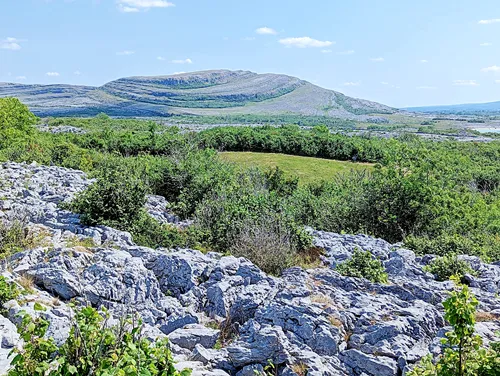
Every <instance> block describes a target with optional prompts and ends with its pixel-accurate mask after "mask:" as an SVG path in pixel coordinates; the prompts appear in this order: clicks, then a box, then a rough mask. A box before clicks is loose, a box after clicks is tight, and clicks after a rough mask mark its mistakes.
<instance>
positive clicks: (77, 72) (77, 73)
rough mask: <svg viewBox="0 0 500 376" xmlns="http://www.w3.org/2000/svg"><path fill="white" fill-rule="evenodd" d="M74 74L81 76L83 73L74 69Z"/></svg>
mask: <svg viewBox="0 0 500 376" xmlns="http://www.w3.org/2000/svg"><path fill="white" fill-rule="evenodd" d="M73 74H74V75H75V76H81V75H82V72H80V71H79V70H77V71H74V72H73Z"/></svg>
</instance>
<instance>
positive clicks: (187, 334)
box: [168, 324, 220, 350]
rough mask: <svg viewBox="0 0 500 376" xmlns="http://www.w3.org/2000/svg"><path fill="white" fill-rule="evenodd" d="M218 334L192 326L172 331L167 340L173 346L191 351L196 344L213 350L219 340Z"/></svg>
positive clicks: (214, 331)
mask: <svg viewBox="0 0 500 376" xmlns="http://www.w3.org/2000/svg"><path fill="white" fill-rule="evenodd" d="M219 332H220V331H219V330H215V329H210V328H206V327H204V326H203V325H197V324H192V325H187V326H185V327H184V328H182V329H177V330H175V331H173V332H172V333H170V334H169V336H168V338H169V340H170V342H172V343H173V344H175V345H178V346H180V347H183V348H185V349H189V350H193V349H194V348H195V346H196V345H197V344H199V345H201V346H203V347H206V348H213V347H214V346H215V343H216V342H217V338H219Z"/></svg>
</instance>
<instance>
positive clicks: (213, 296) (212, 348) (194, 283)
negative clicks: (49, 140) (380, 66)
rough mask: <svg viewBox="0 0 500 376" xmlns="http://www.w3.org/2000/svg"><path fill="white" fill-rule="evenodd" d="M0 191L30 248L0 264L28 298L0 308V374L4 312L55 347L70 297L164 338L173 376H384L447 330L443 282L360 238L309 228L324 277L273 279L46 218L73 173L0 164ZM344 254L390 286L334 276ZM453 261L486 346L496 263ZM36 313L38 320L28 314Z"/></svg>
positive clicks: (68, 217) (417, 263)
mask: <svg viewBox="0 0 500 376" xmlns="http://www.w3.org/2000/svg"><path fill="white" fill-rule="evenodd" d="M0 182H1V183H2V184H1V187H0V197H1V200H0V209H1V211H0V216H1V217H2V218H3V220H6V221H13V220H16V219H17V220H24V221H29V223H30V231H32V232H33V233H34V234H36V239H38V243H37V246H36V247H34V249H29V250H25V251H23V252H21V253H18V254H16V255H14V256H13V257H12V258H11V259H10V260H8V263H7V265H5V270H9V271H10V272H7V271H5V272H4V275H6V276H8V277H9V278H12V279H13V280H15V281H20V280H21V279H23V278H24V279H25V280H26V279H29V278H32V279H33V281H34V283H35V284H36V288H34V289H33V291H34V293H33V294H31V295H28V296H23V298H22V300H19V301H17V302H16V301H11V302H8V303H6V309H7V314H6V316H5V317H4V316H0V335H1V347H2V348H1V350H0V368H1V371H2V372H4V371H5V370H6V369H7V366H8V363H9V362H8V359H7V356H8V353H9V351H10V348H12V347H13V346H16V345H19V337H18V336H17V333H16V327H15V325H14V323H16V322H17V321H18V320H19V317H18V316H17V313H19V312H20V311H21V310H26V311H28V312H30V313H32V314H33V315H43V316H44V317H45V318H46V319H48V320H49V321H50V323H51V325H50V328H49V335H51V336H53V337H54V338H55V339H56V341H57V342H59V343H61V342H63V341H64V340H65V337H66V336H67V333H68V331H69V328H70V317H71V310H70V309H69V307H67V305H66V303H67V302H68V301H69V300H72V299H76V300H79V301H82V302H90V303H92V304H93V305H95V306H101V305H104V306H106V307H108V308H109V309H110V310H111V312H113V313H114V314H115V315H117V316H120V315H123V314H124V313H130V312H137V313H139V314H140V315H141V316H142V318H143V319H144V322H145V323H146V326H145V331H146V334H147V335H148V336H149V337H150V338H158V337H164V336H168V338H169V339H170V342H171V346H172V351H173V353H174V355H175V359H176V360H177V361H178V364H177V366H178V367H179V368H186V367H189V368H192V369H193V370H194V372H193V374H194V375H213V376H216V375H221V376H222V375H237V376H254V375H255V374H256V373H255V371H257V372H259V371H262V370H263V366H265V365H266V364H267V363H268V361H271V362H272V363H273V364H275V365H279V366H281V367H280V369H282V371H280V375H287V376H291V375H298V376H301V375H304V374H305V373H304V372H305V370H306V369H307V375H318V376H319V375H339V376H347V375H349V376H351V375H356V376H361V375H363V376H393V375H394V376H396V375H404V373H405V371H407V370H408V369H409V367H411V365H412V364H413V363H415V362H416V361H418V360H419V359H420V358H421V357H422V356H424V355H425V354H427V353H428V352H429V351H430V352H433V353H437V352H439V351H440V346H439V338H441V337H442V336H443V335H444V333H445V332H446V330H447V329H446V327H445V321H444V319H443V307H442V304H441V302H442V301H443V300H444V299H446V296H447V291H449V290H450V289H452V287H453V284H452V282H437V281H435V280H434V277H433V276H432V275H430V274H428V273H425V272H424V271H422V267H423V266H424V265H426V264H427V263H428V262H429V261H430V260H431V259H432V256H426V257H423V258H419V257H416V256H415V254H414V253H413V252H411V251H409V250H406V249H402V248H401V247H399V246H398V245H391V244H389V243H387V242H385V241H383V240H380V239H374V238H371V237H368V236H364V235H339V234H333V233H325V232H319V231H313V235H314V237H315V244H316V245H317V246H319V247H323V248H324V249H325V250H326V256H325V258H324V264H325V266H324V267H322V268H317V269H311V270H303V269H301V268H298V267H297V268H291V269H288V270H286V271H285V273H284V274H283V276H282V277H281V278H275V277H271V276H268V275H266V274H265V273H263V272H262V271H260V270H259V269H258V268H257V267H256V266H255V265H253V264H252V263H251V262H249V261H248V260H246V259H243V258H236V257H232V256H223V255H221V254H216V253H208V254H203V253H201V252H199V251H196V250H190V249H176V250H167V249H157V250H153V249H149V248H145V247H139V246H137V245H135V244H134V243H133V241H132V239H131V236H130V234H128V233H125V232H120V231H117V230H114V229H111V228H108V227H86V226H82V225H81V224H80V222H79V218H78V215H75V214H73V213H70V212H68V211H65V210H62V209H60V208H59V207H58V204H59V203H61V202H67V201H69V200H71V198H72V197H74V195H75V194H76V193H77V192H79V191H81V190H83V189H85V187H87V186H88V185H89V184H90V183H91V180H89V179H87V178H86V177H85V175H84V173H82V172H80V171H74V170H69V169H64V168H59V167H46V166H40V165H36V164H31V165H26V164H15V163H5V164H3V165H1V167H0ZM164 207H165V201H164V199H163V198H161V197H150V198H149V199H148V204H147V210H148V211H149V213H150V214H151V215H153V216H154V217H155V218H157V219H158V220H160V221H164V222H171V223H178V219H177V218H176V217H175V216H172V215H170V214H169V213H167V212H165V210H164ZM180 225H183V224H180ZM311 231H312V230H311ZM89 239H91V240H89ZM356 248H361V249H363V250H369V251H370V252H372V254H374V255H375V256H377V257H379V258H380V259H381V260H382V261H383V263H384V265H385V268H386V271H387V273H388V274H389V283H387V284H374V283H370V282H368V281H367V280H363V279H356V278H349V277H343V276H341V275H339V274H338V273H337V272H336V271H335V270H334V267H335V265H336V264H337V263H338V262H342V261H344V260H346V259H348V258H349V257H350V256H351V255H352V252H353V251H354V250H355V249H356ZM463 258H464V259H466V260H467V261H469V262H470V264H471V266H472V268H473V269H475V270H476V271H477V272H478V275H479V277H473V276H468V277H467V278H468V279H469V281H470V285H471V287H472V291H473V292H474V294H476V296H477V297H478V299H479V301H480V305H479V311H481V312H483V314H481V317H482V321H480V322H478V324H477V331H478V332H479V333H480V334H481V336H482V337H483V338H484V339H485V341H486V342H488V341H491V340H500V338H498V337H496V338H495V332H496V331H497V330H500V324H499V321H498V317H500V299H499V297H498V294H499V293H500V264H498V263H497V264H491V265H488V264H484V263H482V262H481V261H480V260H479V259H478V258H475V257H465V256H464V257H463ZM27 277H28V278H27ZM36 302H38V303H39V304H42V305H44V306H46V308H47V310H46V311H44V312H39V311H35V310H34V304H35V303H36ZM221 328H222V329H221ZM2 372H0V373H2Z"/></svg>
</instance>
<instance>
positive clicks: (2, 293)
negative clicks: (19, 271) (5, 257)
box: [0, 276, 20, 307]
mask: <svg viewBox="0 0 500 376" xmlns="http://www.w3.org/2000/svg"><path fill="white" fill-rule="evenodd" d="M19 294H20V291H19V289H18V287H17V286H16V284H15V283H13V282H8V281H7V279H6V278H5V277H4V276H0V307H1V306H3V304H4V303H5V302H8V301H9V300H12V299H16V298H17V297H18V296H19Z"/></svg>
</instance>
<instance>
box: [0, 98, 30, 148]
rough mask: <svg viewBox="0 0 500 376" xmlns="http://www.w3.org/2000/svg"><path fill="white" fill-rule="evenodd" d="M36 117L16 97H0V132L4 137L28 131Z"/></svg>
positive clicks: (20, 134)
mask: <svg viewBox="0 0 500 376" xmlns="http://www.w3.org/2000/svg"><path fill="white" fill-rule="evenodd" d="M37 120H38V119H37V117H36V116H35V115H33V114H32V113H31V112H30V110H29V109H28V107H26V106H25V105H24V104H22V103H21V102H20V101H19V99H17V98H0V133H2V136H3V137H2V141H5V140H4V137H12V136H22V135H25V134H28V133H30V132H31V131H32V130H33V128H32V125H34V124H36V122H37Z"/></svg>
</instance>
